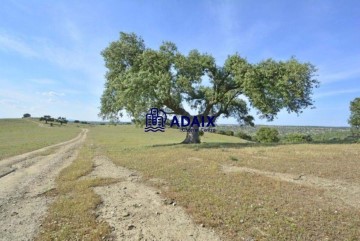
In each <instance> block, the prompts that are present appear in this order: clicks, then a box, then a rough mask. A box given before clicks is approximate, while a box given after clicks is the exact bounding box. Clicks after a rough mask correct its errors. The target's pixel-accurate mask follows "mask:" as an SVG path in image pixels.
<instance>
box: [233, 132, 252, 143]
mask: <svg viewBox="0 0 360 241" xmlns="http://www.w3.org/2000/svg"><path fill="white" fill-rule="evenodd" d="M236 136H237V137H239V138H241V139H244V140H248V141H251V140H252V137H251V136H250V135H248V134H246V133H244V132H241V131H240V132H238V133H236Z"/></svg>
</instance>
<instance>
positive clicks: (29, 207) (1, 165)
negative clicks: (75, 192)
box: [0, 130, 87, 241]
mask: <svg viewBox="0 0 360 241" xmlns="http://www.w3.org/2000/svg"><path fill="white" fill-rule="evenodd" d="M86 133H87V130H83V131H82V132H81V133H80V134H79V135H78V136H77V137H76V138H74V139H72V140H70V141H66V142H63V143H60V144H56V145H52V146H48V147H45V148H42V149H39V150H36V151H32V152H29V153H25V154H22V155H19V156H15V157H11V158H7V159H4V160H2V161H1V162H0V173H3V174H4V173H5V172H6V171H4V170H13V171H11V172H9V173H6V174H5V175H3V176H2V177H1V178H0V240H7V241H8V240H32V239H33V237H34V236H35V234H36V232H37V230H38V228H39V225H40V224H41V221H42V217H43V216H44V214H45V212H46V208H47V206H48V204H49V203H50V202H51V201H52V200H51V199H50V198H47V197H45V196H44V195H41V194H43V193H45V192H46V191H49V190H51V189H52V188H54V180H55V178H56V176H57V175H58V173H59V172H60V170H62V169H63V168H64V167H66V166H67V165H69V164H70V163H71V162H72V161H73V160H74V159H75V158H76V156H77V150H78V148H79V146H80V145H81V144H82V143H83V141H84V140H85V138H86ZM54 147H58V148H57V150H56V151H54V153H52V154H50V155H45V156H42V155H41V153H42V152H45V151H47V150H49V149H50V148H54ZM1 170H2V171H1Z"/></svg>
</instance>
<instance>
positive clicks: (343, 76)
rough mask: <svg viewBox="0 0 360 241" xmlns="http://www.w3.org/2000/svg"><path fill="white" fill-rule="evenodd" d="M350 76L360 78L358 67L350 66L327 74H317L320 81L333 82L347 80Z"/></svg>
mask: <svg viewBox="0 0 360 241" xmlns="http://www.w3.org/2000/svg"><path fill="white" fill-rule="evenodd" d="M352 78H360V69H358V68H352V69H349V70H343V71H339V72H333V73H328V74H323V75H321V74H320V75H319V79H320V81H321V83H325V84H328V83H334V82H340V81H347V80H348V79H352Z"/></svg>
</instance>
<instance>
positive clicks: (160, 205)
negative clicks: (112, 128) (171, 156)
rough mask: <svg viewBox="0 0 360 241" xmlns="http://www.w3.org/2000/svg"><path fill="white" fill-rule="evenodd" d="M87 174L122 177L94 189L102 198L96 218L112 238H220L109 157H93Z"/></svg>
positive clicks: (211, 240) (201, 240)
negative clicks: (92, 162)
mask: <svg viewBox="0 0 360 241" xmlns="http://www.w3.org/2000/svg"><path fill="white" fill-rule="evenodd" d="M95 166H96V168H95V170H94V171H93V172H92V173H90V175H89V176H90V177H91V176H92V177H112V178H121V179H123V180H124V181H121V182H118V183H116V184H111V185H109V186H105V187H96V188H95V192H96V193H97V194H99V195H100V196H101V198H102V200H103V204H102V205H101V206H100V207H99V209H98V210H97V212H98V215H99V218H101V219H104V220H106V221H107V222H108V223H109V224H110V226H111V227H112V230H113V233H112V236H113V237H114V240H124V241H125V240H126V241H135V240H136V241H138V240H166V241H171V240H177V241H186V240H189V241H190V240H191V241H194V240H196V241H216V240H221V239H220V237H219V236H218V235H217V234H216V233H214V231H212V230H210V229H207V228H206V227H203V226H202V225H196V224H195V223H194V222H193V221H192V220H191V218H190V216H189V215H187V214H186V213H185V211H184V210H183V209H182V208H181V207H179V206H177V205H176V202H173V201H171V200H167V199H165V198H162V197H161V195H160V192H159V190H157V189H155V188H152V187H150V186H147V185H145V184H144V183H142V182H141V177H140V175H139V174H138V173H136V172H135V171H130V170H128V169H126V168H123V167H119V166H116V165H114V164H113V163H112V162H111V161H110V160H109V159H108V158H106V157H104V156H98V157H96V158H95Z"/></svg>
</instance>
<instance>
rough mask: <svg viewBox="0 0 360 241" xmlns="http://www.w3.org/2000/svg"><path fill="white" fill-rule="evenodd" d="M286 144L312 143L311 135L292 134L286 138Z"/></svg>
mask: <svg viewBox="0 0 360 241" xmlns="http://www.w3.org/2000/svg"><path fill="white" fill-rule="evenodd" d="M284 140H285V142H290V143H304V142H311V141H312V138H311V136H310V135H305V134H301V133H291V134H288V135H286V136H285V138H284Z"/></svg>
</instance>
